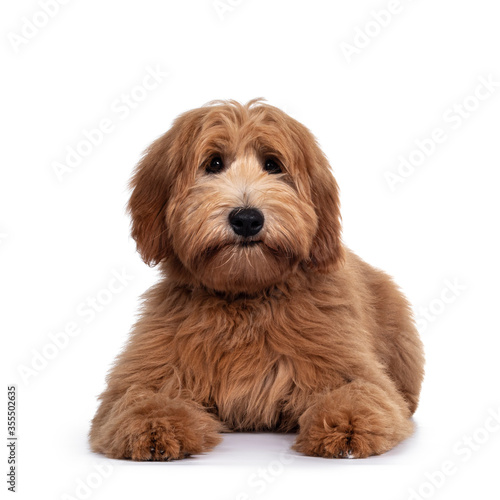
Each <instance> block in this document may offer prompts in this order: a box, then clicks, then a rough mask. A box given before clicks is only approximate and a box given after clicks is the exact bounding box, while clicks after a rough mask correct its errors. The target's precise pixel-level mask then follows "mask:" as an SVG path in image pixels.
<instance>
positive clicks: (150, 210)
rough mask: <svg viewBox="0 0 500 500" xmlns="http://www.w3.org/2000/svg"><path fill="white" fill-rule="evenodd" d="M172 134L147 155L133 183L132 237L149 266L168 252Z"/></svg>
mask: <svg viewBox="0 0 500 500" xmlns="http://www.w3.org/2000/svg"><path fill="white" fill-rule="evenodd" d="M168 135H169V132H167V134H165V135H164V136H163V137H160V138H159V139H158V140H156V141H155V142H154V143H153V144H152V145H151V146H150V147H149V148H148V149H147V150H146V151H145V153H144V156H143V158H142V160H141V161H140V162H139V164H138V165H137V167H136V169H135V173H134V176H133V177H132V179H131V181H130V187H131V188H132V190H133V191H132V195H131V197H130V200H129V203H128V211H129V213H130V215H131V217H132V237H133V238H134V240H135V241H136V243H137V250H138V251H139V253H140V254H141V257H142V259H143V260H144V262H146V264H149V265H153V266H154V265H156V264H158V262H160V261H161V260H162V259H164V258H165V257H166V256H167V255H168V252H169V248H170V243H169V235H168V230H167V224H166V206H167V203H168V199H169V193H170V190H171V186H170V185H169V181H168V167H169V161H168V158H166V157H165V154H166V153H167V150H168V142H170V141H169V138H168Z"/></svg>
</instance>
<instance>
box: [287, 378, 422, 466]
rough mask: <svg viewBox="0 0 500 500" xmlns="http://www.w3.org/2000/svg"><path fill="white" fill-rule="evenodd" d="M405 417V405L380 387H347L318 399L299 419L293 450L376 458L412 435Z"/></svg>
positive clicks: (316, 453) (336, 455) (335, 456)
mask: <svg viewBox="0 0 500 500" xmlns="http://www.w3.org/2000/svg"><path fill="white" fill-rule="evenodd" d="M408 416H409V415H408V412H407V411H406V409H405V407H404V405H402V404H400V403H399V402H398V401H393V400H391V399H390V397H389V396H388V394H386V393H385V392H384V391H383V390H382V389H380V388H379V387H377V386H375V385H373V384H367V383H362V384H360V383H353V384H349V385H348V386H345V387H341V388H339V389H337V390H335V391H333V392H331V393H328V394H325V395H322V396H319V397H318V400H317V401H316V403H315V404H314V405H313V406H311V407H310V408H309V409H308V410H307V411H306V412H305V413H304V414H303V415H302V416H301V418H300V420H299V425H300V432H299V436H298V438H297V441H296V442H295V444H294V446H293V448H294V449H295V450H297V451H300V452H302V453H304V454H306V455H311V456H318V457H327V458H365V457H369V456H371V455H379V454H381V453H384V452H386V451H388V450H390V449H391V448H393V447H394V446H395V445H396V444H397V443H398V442H400V441H401V440H403V439H404V438H406V437H408V436H409V435H410V434H411V432H412V429H413V424H412V422H411V421H410V420H409V418H408Z"/></svg>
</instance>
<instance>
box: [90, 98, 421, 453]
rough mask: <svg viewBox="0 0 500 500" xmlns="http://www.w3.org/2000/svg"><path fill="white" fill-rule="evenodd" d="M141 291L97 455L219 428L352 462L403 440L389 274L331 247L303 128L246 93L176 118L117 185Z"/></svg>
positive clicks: (214, 439)
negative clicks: (292, 435)
mask: <svg viewBox="0 0 500 500" xmlns="http://www.w3.org/2000/svg"><path fill="white" fill-rule="evenodd" d="M131 187H132V196H131V199H130V204H129V210H130V214H131V217H132V236H133V237H134V239H135V240H136V242H137V246H138V249H139V252H140V253H141V255H142V258H143V259H144V261H145V262H146V263H148V264H151V265H155V264H158V265H159V266H160V269H161V272H162V279H161V281H160V282H159V283H158V284H157V285H156V286H154V287H153V288H152V289H151V290H149V291H148V292H147V293H146V295H145V297H144V299H145V300H144V310H143V313H142V316H141V318H140V319H139V321H138V323H137V324H136V326H135V328H134V330H133V332H132V334H131V338H130V341H129V343H128V344H127V346H126V348H125V350H124V351H123V352H122V354H121V355H120V356H119V357H118V359H117V361H116V363H115V365H114V367H113V369H112V370H111V372H110V374H109V376H108V380H107V382H108V385H107V388H106V390H105V391H104V393H103V394H102V395H101V396H100V400H101V403H100V407H99V409H98V411H97V414H96V415H95V417H94V419H93V422H92V428H91V431H90V443H91V447H92V449H93V450H94V451H96V452H100V453H104V454H105V455H107V456H108V457H112V458H130V459H133V460H170V459H178V458H182V457H185V456H188V455H191V454H197V453H201V452H204V451H207V450H210V449H211V448H213V447H214V446H215V445H216V444H217V443H218V442H219V441H220V433H221V432H223V431H224V430H241V431H249V430H276V431H285V432H286V431H296V432H298V437H297V440H296V442H295V444H294V449H295V450H298V451H299V452H302V453H305V454H307V455H314V456H320V457H367V456H369V455H375V454H380V453H383V452H385V451H387V450H390V449H391V448H392V447H393V446H395V445H396V444H397V443H399V442H400V441H401V440H403V439H405V438H406V437H407V436H409V435H410V434H411V432H412V427H413V426H412V421H411V419H410V417H411V415H412V414H413V413H414V411H415V409H416V408H417V404H418V398H419V392H420V386H421V382H422V377H423V361H424V360H423V354H422V345H421V342H420V340H419V337H418V333H417V331H416V329H415V326H414V323H413V320H412V315H411V312H410V308H409V305H408V303H407V301H406V300H405V298H404V297H403V296H402V294H401V292H400V291H399V290H398V288H397V287H396V285H395V284H394V283H393V282H392V280H391V279H390V278H389V277H388V276H387V275H386V274H384V273H383V272H382V271H379V270H377V269H374V268H373V267H371V266H370V265H368V264H366V263H365V262H363V261H362V260H361V259H360V258H359V257H357V256H356V255H354V254H353V253H352V252H351V251H349V250H348V249H347V248H345V247H344V246H343V244H342V241H341V223H340V212H339V198H338V189H337V184H336V182H335V179H334V178H333V176H332V173H331V171H330V167H329V164H328V161H327V159H326V157H325V156H324V154H323V153H322V151H321V150H320V148H319V146H318V144H317V143H316V140H315V138H314V137H313V135H312V134H311V133H310V132H309V130H308V129H307V128H305V127H304V126H303V125H301V124H300V123H298V122H297V121H295V120H293V119H292V118H290V117H289V116H287V115H286V114H285V113H283V112H282V111H280V110H278V109H276V108H274V107H272V106H270V105H267V104H265V103H263V102H262V101H260V100H253V101H251V102H249V103H248V104H247V105H241V104H239V103H237V102H235V101H227V102H226V101H216V102H214V103H211V104H210V105H207V106H204V107H202V108H199V109H195V110H192V111H189V112H187V113H184V114H182V115H181V116H180V117H178V118H177V119H176V120H175V122H174V123H173V126H172V128H171V129H170V130H169V131H168V132H167V133H166V134H165V135H163V136H162V137H160V138H159V139H158V140H156V141H155V142H154V143H153V144H152V145H151V146H150V147H149V149H148V150H147V151H146V153H145V156H144V157H143V159H142V161H141V162H140V163H139V165H138V167H137V169H136V171H135V175H134V177H133V179H132V181H131Z"/></svg>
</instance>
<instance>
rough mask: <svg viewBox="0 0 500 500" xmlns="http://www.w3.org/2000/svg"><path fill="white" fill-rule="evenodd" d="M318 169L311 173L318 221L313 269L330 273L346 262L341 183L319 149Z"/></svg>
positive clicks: (317, 152) (313, 244)
mask: <svg viewBox="0 0 500 500" xmlns="http://www.w3.org/2000/svg"><path fill="white" fill-rule="evenodd" d="M316 148H317V151H316V155H315V157H316V158H315V160H316V161H315V165H314V167H313V168H311V170H310V180H311V196H312V201H313V204H314V208H315V210H316V215H317V217H318V229H317V231H316V235H315V237H314V239H313V243H312V247H311V254H310V265H311V267H313V268H316V269H317V270H318V271H320V272H323V273H326V272H327V271H329V270H330V269H332V268H333V267H335V265H337V264H340V263H341V262H342V261H343V259H344V247H343V244H342V239H341V236H342V224H341V217H340V201H339V190H338V186H337V182H336V181H335V179H334V177H333V175H332V173H331V171H330V165H329V164H328V161H327V159H326V158H325V156H324V154H323V153H322V152H321V151H320V150H319V147H317V146H316Z"/></svg>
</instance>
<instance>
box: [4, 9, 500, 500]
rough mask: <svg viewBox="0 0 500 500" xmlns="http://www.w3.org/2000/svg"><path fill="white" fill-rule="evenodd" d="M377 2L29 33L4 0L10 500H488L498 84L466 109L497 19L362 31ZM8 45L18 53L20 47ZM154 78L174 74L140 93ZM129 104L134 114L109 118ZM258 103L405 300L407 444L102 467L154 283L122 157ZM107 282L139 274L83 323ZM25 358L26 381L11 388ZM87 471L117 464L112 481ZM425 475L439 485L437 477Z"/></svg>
mask: <svg viewBox="0 0 500 500" xmlns="http://www.w3.org/2000/svg"><path fill="white" fill-rule="evenodd" d="M232 2H233V3H234V4H238V2H237V1H236V0H232ZM222 3H223V4H224V3H225V4H226V5H230V2H229V0H227V1H226V0H223V1H222ZM390 5H391V6H392V5H393V4H392V3H391V4H390ZM388 6H389V2H388V1H378V0H370V1H367V0H362V1H360V0H358V1H356V2H353V1H347V0H343V1H336V2H327V1H310V0H309V1H307V2H306V1H290V0H286V1H285V0H281V1H265V0H243V1H240V2H239V4H238V5H235V6H234V7H231V10H227V11H226V12H224V13H223V15H222V19H221V17H220V16H219V14H218V12H217V10H216V9H215V7H214V5H213V2H212V0H198V1H181V0H174V1H169V2H167V1H159V0H157V1H154V0H143V1H140V2H139V1H137V2H133V1H123V0H121V1H119V0H111V1H110V0H108V1H105V2H103V1H98V0H86V1H85V2H84V1H83V0H73V1H69V2H68V3H67V5H64V6H62V5H61V6H59V11H58V12H57V13H55V14H54V15H53V17H52V18H51V19H50V20H48V22H46V24H45V25H44V26H41V27H40V28H37V27H36V26H35V28H33V27H31V29H30V28H29V27H26V26H27V23H30V22H31V21H34V20H35V19H36V21H37V22H38V24H43V22H44V19H43V14H42V15H41V17H40V14H39V12H41V7H40V5H39V4H38V3H37V2H36V1H33V0H22V1H17V2H4V4H3V7H2V10H3V13H2V16H1V31H2V44H1V47H0V51H1V55H2V66H1V67H2V73H3V77H2V79H1V83H0V84H1V87H2V88H1V92H0V95H1V109H2V113H1V114H2V131H1V137H2V152H1V178H0V204H1V206H0V235H1V236H0V273H1V274H0V276H1V278H0V293H1V297H0V304H1V315H0V321H1V333H2V335H1V338H2V344H3V346H2V370H4V371H3V373H2V394H4V396H3V399H4V401H5V403H2V406H3V407H4V408H5V407H6V386H7V385H8V384H17V387H18V435H19V441H18V450H17V451H18V459H19V463H18V493H17V495H18V498H23V499H32V498H40V499H49V498H50V499H68V498H84V496H85V495H87V497H88V498H103V499H104V498H120V497H125V498H151V497H153V496H154V497H159V498H170V497H172V496H173V495H176V496H177V497H182V498H198V497H199V498H207V499H223V500H226V499H227V500H233V499H238V498H239V499H243V498H252V499H253V498H256V499H260V498H262V499H263V498H273V499H276V498H332V499H334V498H368V497H369V498H376V499H384V500H390V499H407V498H439V499H457V498H472V497H475V498H496V495H498V494H499V486H498V465H499V459H498V452H499V451H500V450H499V443H500V432H498V429H499V428H500V423H496V424H493V420H492V419H491V418H489V415H490V412H496V414H497V415H498V413H499V411H500V397H499V394H500V392H499V388H498V381H499V380H500V376H499V375H500V373H499V371H500V370H499V363H498V347H499V341H498V335H499V329H498V299H499V294H498V287H499V285H498V284H499V278H500V276H499V274H500V273H499V268H498V255H499V254H500V244H499V238H498V226H499V224H498V216H499V215H500V211H499V208H500V207H499V201H498V198H499V195H498V190H499V175H498V171H499V167H500V164H499V160H500V151H499V148H498V141H499V137H500V135H499V133H500V120H499V116H500V114H499V113H500V97H499V96H498V94H500V87H498V83H497V87H493V88H492V90H491V92H490V94H489V96H486V92H485V91H484V88H483V89H479V93H480V95H481V97H482V98H483V100H481V101H478V100H477V99H475V98H474V97H473V96H474V93H475V92H476V89H477V87H478V85H480V81H481V78H482V79H486V80H487V79H490V80H492V81H493V82H500V57H499V56H500V53H499V52H500V50H499V49H500V30H499V28H498V22H499V18H500V5H499V4H498V2H497V1H495V0H489V1H488V0H469V1H465V0H443V1H431V0H414V1H409V0H401V2H400V6H399V9H397V10H398V12H396V13H394V14H392V15H391V18H390V19H389V21H387V16H386V17H385V18H384V15H382V17H381V16H378V18H379V19H382V21H378V22H377V23H378V24H374V22H375V21H373V20H374V14H373V12H375V14H376V13H378V12H380V11H381V10H385V9H387V8H388ZM36 16H38V17H36ZM25 18H26V19H25ZM383 19H386V21H383ZM381 22H384V24H386V26H383V27H381V26H380V23H381ZM367 23H368V25H367ZM365 29H368V31H369V32H370V36H369V38H368V39H365V40H363V35H362V34H361V32H362V31H365ZM23 30H24V33H25V34H26V33H27V34H28V35H29V36H30V37H31V38H30V39H28V38H27V37H25V38H24V41H22V42H20V40H22V39H21V38H20V37H22V36H23ZM377 32H379V33H378V34H377ZM33 33H34V34H33ZM355 37H356V38H355ZM355 42H356V43H357V44H358V47H359V46H360V45H362V44H363V42H364V44H365V45H366V47H363V48H356V51H357V53H354V54H352V57H351V58H350V59H351V60H350V62H349V61H348V57H346V55H345V54H344V52H343V50H342V45H341V44H342V43H345V44H354V43H355ZM345 47H346V45H344V48H345ZM148 67H149V68H150V69H151V68H155V67H159V68H160V71H163V72H168V73H169V75H168V77H163V79H162V81H161V82H160V83H158V85H157V86H156V88H155V89H150V90H148V91H145V92H144V91H141V89H137V86H138V85H140V84H141V82H142V81H143V79H144V77H145V76H146V74H147V71H148V70H147V68H148ZM160 79H161V78H160ZM149 83H150V84H151V81H149ZM149 86H151V85H149ZM131 93H132V94H133V95H135V96H137V97H139V99H140V102H133V103H132V104H133V105H134V108H133V109H131V108H130V107H125V108H124V107H123V104H120V101H121V100H122V99H124V97H123V95H124V94H131ZM260 96H262V97H265V98H267V99H268V101H269V102H270V103H271V104H274V105H276V106H278V107H281V108H282V109H284V110H286V111H287V112H288V113H289V114H290V115H291V116H293V117H295V118H297V119H298V120H300V121H301V122H303V123H304V124H305V125H306V126H308V127H309V128H310V129H311V130H312V131H313V133H314V134H315V135H316V136H317V137H318V139H319V141H320V143H321V145H322V147H323V148H324V150H325V152H326V153H327V155H328V157H329V159H330V160H331V164H332V167H333V171H334V174H335V176H336V178H337V180H338V183H339V185H340V188H341V194H342V207H343V220H344V237H345V241H346V243H347V244H348V245H349V246H350V247H351V248H352V249H353V250H355V251H356V252H357V253H358V254H359V255H360V256H361V257H363V258H364V259H365V260H367V261H368V262H370V263H372V264H373V265H376V266H378V267H380V268H382V269H385V270H386V271H387V272H389V273H390V274H391V275H393V276H394V277H395V279H396V281H397V282H398V283H399V284H400V285H401V287H402V289H403V290H404V292H405V293H406V294H407V296H408V297H409V299H410V300H411V302H412V303H413V304H414V306H415V310H416V314H417V316H418V317H419V318H420V321H419V325H420V329H421V333H422V338H423V340H424V343H425V348H426V357H427V365H426V380H425V384H424V388H423V392H422V399H421V405H420V407H419V409H418V411H417V413H416V415H415V423H416V426H417V431H416V433H415V435H414V436H413V437H412V438H410V439H409V440H407V441H406V442H404V443H403V444H401V445H400V446H398V447H397V448H395V449H394V450H392V451H391V452H389V453H387V454H386V455H384V456H381V457H372V458H369V459H365V460H357V461H355V460H354V461H353V460H350V461H345V460H344V461H343V460H327V459H317V458H310V457H303V456H299V455H297V454H295V453H292V452H290V451H289V447H290V445H291V443H292V442H293V439H294V436H291V435H288V436H287V435H273V434H258V435H255V434H235V435H225V436H224V441H223V443H222V444H221V445H219V446H218V447H217V448H216V450H215V451H213V452H212V453H210V454H207V455H204V456H198V457H193V458H191V459H188V460H184V461H179V462H175V463H133V462H125V461H107V460H105V459H103V457H101V456H99V455H95V454H93V453H91V452H90V451H89V448H88V444H87V438H86V434H87V432H88V428H89V421H90V419H91V418H92V416H93V414H94V412H95V410H96V405H97V403H96V396H97V395H98V394H99V393H100V392H101V391H102V389H103V388H104V377H105V374H106V372H107V370H108V368H109V367H110V364H111V362H112V361H113V359H114V357H115V356H116V354H117V353H118V352H119V350H120V349H121V347H122V345H123V343H124V342H125V341H126V338H127V334H128V331H129V330H130V328H131V325H132V323H133V321H134V318H135V316H136V314H137V311H138V306H139V296H140V294H141V293H142V292H143V291H145V290H146V289H147V288H148V287H149V286H150V285H151V284H152V283H154V282H155V280H156V272H155V270H153V269H150V268H148V267H147V266H146V265H145V264H143V263H142V262H141V260H140V258H139V255H138V254H137V253H136V251H135V244H134V242H133V241H132V240H131V238H130V236H129V220H128V218H127V216H126V214H125V210H124V208H125V205H126V202H127V197H128V192H127V181H128V179H129V177H130V174H131V172H132V169H133V167H134V164H135V163H136V162H137V160H138V159H139V157H140V155H141V152H142V151H143V150H144V148H145V147H146V146H147V145H148V144H149V143H150V142H152V140H154V139H155V138H156V137H157V136H158V135H160V134H161V133H163V132H164V131H165V130H167V129H168V127H169V126H170V123H171V121H172V119H173V118H174V117H175V116H176V115H178V114H179V113H180V112H183V111H186V110H188V109H191V108H193V107H197V106H200V105H202V104H204V103H205V102H207V101H210V100H212V99H220V98H233V99H237V100H239V101H243V102H245V101H247V100H249V99H251V98H253V97H260ZM464 100H465V104H466V106H467V107H468V109H469V111H467V113H468V116H467V118H465V117H463V118H461V119H458V118H456V117H457V113H458V112H459V111H458V109H460V108H454V106H462V105H463V104H464ZM464 116H465V115H464ZM103 119H108V120H109V121H110V122H111V123H112V128H113V130H112V131H111V132H110V133H107V134H105V135H104V136H103V138H102V141H101V143H100V144H98V145H96V146H93V147H91V149H90V152H88V151H87V152H88V155H87V156H86V157H85V158H84V159H83V160H82V161H81V163H80V164H79V165H77V166H76V167H74V169H73V170H72V171H70V172H66V173H65V174H64V175H63V176H62V179H61V180H60V179H59V178H58V176H57V175H56V173H55V172H54V163H56V162H60V163H64V161H65V156H66V155H67V151H68V147H71V148H75V147H77V146H78V144H80V145H81V141H82V140H84V134H85V131H91V130H92V129H94V128H96V127H97V126H98V125H99V123H100V122H101V120H103ZM436 128H440V129H442V130H443V133H444V134H445V137H446V140H444V141H442V143H441V144H437V145H434V147H432V146H429V148H430V149H429V150H432V151H431V153H430V154H429V155H428V156H427V157H426V158H425V159H424V160H425V161H421V162H420V163H421V164H420V165H418V166H417V167H415V168H414V171H413V172H409V171H408V170H407V171H405V175H406V177H404V178H402V181H403V182H401V183H399V184H398V185H396V186H395V188H394V189H391V188H390V186H389V183H388V181H387V179H386V173H387V172H388V171H390V172H393V173H397V168H398V164H399V163H400V161H401V160H400V159H398V158H399V157H400V156H403V157H406V158H408V157H409V156H410V155H411V154H412V151H413V150H415V149H416V148H417V146H416V143H415V141H416V140H420V141H424V142H425V140H428V139H429V138H430V137H431V136H432V134H433V131H434V129H436ZM83 147H84V146H83ZM413 157H414V158H417V160H418V158H419V153H413ZM122 270H125V273H126V274H128V275H130V276H131V277H133V278H132V279H130V281H129V282H128V283H127V285H126V286H125V287H124V288H123V290H122V291H121V292H120V293H115V294H114V295H112V297H111V302H110V303H109V304H106V305H105V306H103V307H102V311H100V312H98V313H97V314H95V317H92V318H90V315H89V314H88V313H87V314H84V312H83V311H85V310H88V306H87V305H86V301H87V300H88V298H89V297H90V298H91V297H101V298H103V297H107V298H109V294H107V292H105V291H103V290H105V289H106V288H107V286H108V283H109V281H110V279H112V277H113V272H122ZM450 284H451V285H450ZM441 297H443V298H444V299H445V301H443V300H442V298H441ZM429 307H431V309H432V310H433V311H434V313H431V314H432V321H431V320H430V319H427V320H426V319H425V316H424V314H425V313H423V312H422V308H429ZM71 322H74V323H76V324H77V325H78V327H79V328H80V330H79V334H78V335H77V336H73V337H71V338H68V341H67V345H66V346H65V347H64V348H61V349H60V350H59V351H56V352H55V353H54V347H53V341H52V340H51V338H50V336H49V334H52V336H54V335H56V334H57V333H58V332H59V333H60V332H61V331H63V330H64V328H65V327H66V325H67V324H68V323H71ZM60 337H61V338H62V336H60ZM50 345H52V347H50ZM48 346H49V347H48ZM44 352H45V354H47V353H48V355H50V356H52V359H47V356H44V355H43V353H44ZM34 358H36V359H38V361H37V362H35V366H37V367H38V368H37V370H36V373H35V374H31V376H29V377H26V376H24V377H23V376H21V373H20V369H23V366H24V367H31V365H32V363H33V362H34V361H33V359H34ZM41 358H43V359H41ZM4 411H5V410H4ZM4 415H5V414H4ZM2 421H3V422H4V424H3V425H6V424H5V420H2ZM485 426H486V427H487V428H488V429H489V430H486V427H485ZM3 433H6V430H5V431H3ZM2 435H5V434H2ZM466 436H472V441H471V442H469V443H467V442H466V441H464V439H467V438H466ZM2 448H3V449H4V451H3V452H2V454H1V455H2V456H1V457H0V458H1V461H2V469H1V470H2V471H4V472H6V470H7V463H6V462H7V448H6V447H5V445H4V446H2ZM100 463H103V464H105V469H102V470H105V471H108V470H111V469H110V464H111V467H112V470H111V472H110V473H107V472H106V474H105V476H106V477H103V476H102V475H98V474H97V473H96V472H95V471H96V469H95V466H96V464H100ZM450 463H451V465H450ZM443 464H445V465H444V467H445V468H447V467H448V468H451V470H452V473H450V474H448V475H446V476H443V475H442V474H440V473H439V472H438V471H440V470H441V469H442V468H443ZM446 470H447V471H448V472H449V469H446ZM4 472H3V473H2V477H3V478H4V479H5V477H6V476H5V475H4ZM430 477H433V479H432V480H431V479H429V478H430ZM4 479H3V480H2V485H1V488H2V490H3V491H5V490H6V488H7V484H6V482H5V480H4ZM82 482H90V489H88V487H83V486H82V484H83V483H82ZM432 482H434V483H435V484H439V487H438V486H435V485H433V484H432ZM86 488H87V489H86ZM412 491H415V492H416V493H415V494H413V493H412ZM245 495H246V496H245ZM416 495H418V496H416Z"/></svg>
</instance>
